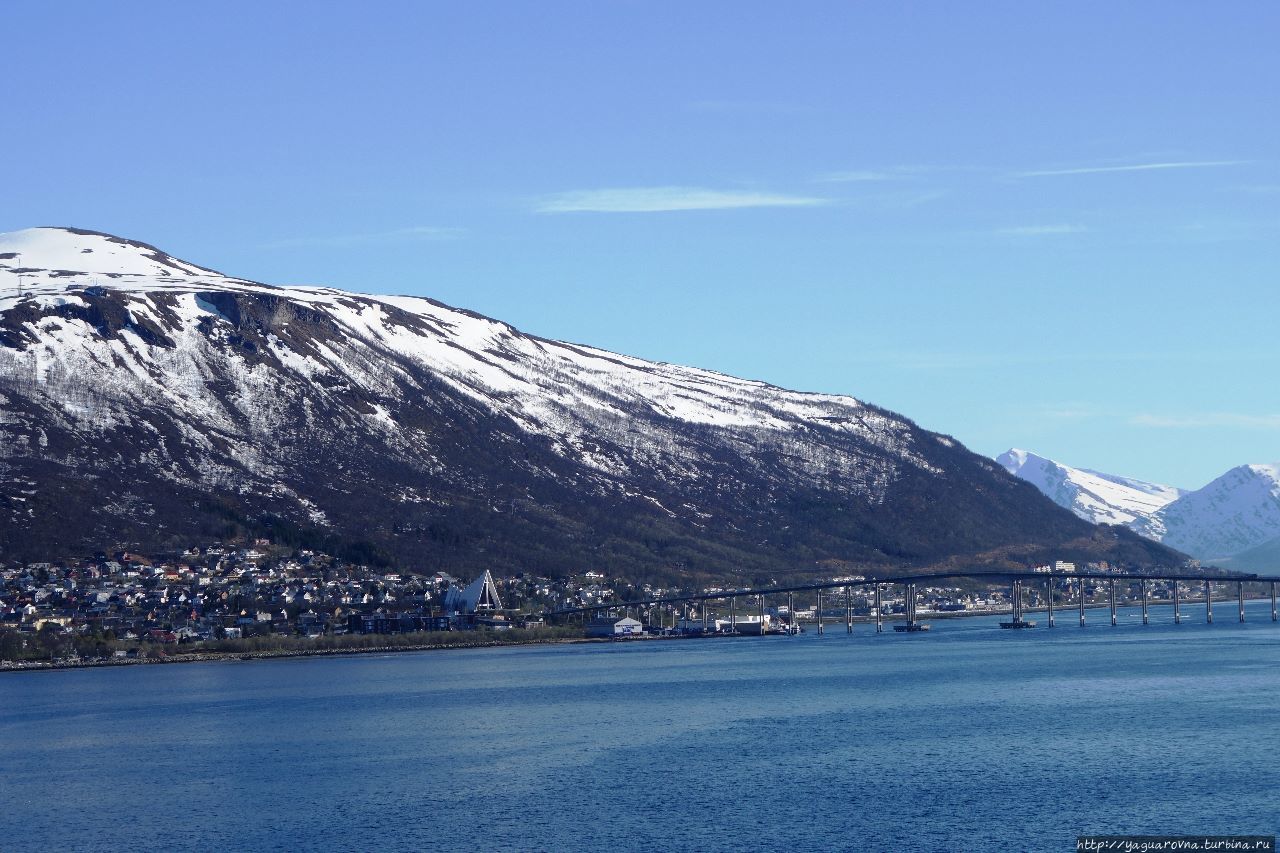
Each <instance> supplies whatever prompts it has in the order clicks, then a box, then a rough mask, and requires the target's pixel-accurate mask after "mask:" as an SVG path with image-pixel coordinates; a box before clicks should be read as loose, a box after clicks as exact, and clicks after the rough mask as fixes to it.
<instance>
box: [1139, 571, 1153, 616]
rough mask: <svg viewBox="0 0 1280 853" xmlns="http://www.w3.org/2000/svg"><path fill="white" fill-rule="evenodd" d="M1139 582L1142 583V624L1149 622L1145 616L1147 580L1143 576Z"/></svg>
mask: <svg viewBox="0 0 1280 853" xmlns="http://www.w3.org/2000/svg"><path fill="white" fill-rule="evenodd" d="M1139 583H1141V584H1142V624H1143V625H1149V624H1151V623H1150V622H1149V621H1148V618H1147V580H1146V578H1143V579H1142V580H1141V581H1139Z"/></svg>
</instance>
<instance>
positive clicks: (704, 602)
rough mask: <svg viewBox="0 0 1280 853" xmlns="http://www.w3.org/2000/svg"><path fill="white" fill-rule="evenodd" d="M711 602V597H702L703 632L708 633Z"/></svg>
mask: <svg viewBox="0 0 1280 853" xmlns="http://www.w3.org/2000/svg"><path fill="white" fill-rule="evenodd" d="M710 603H711V599H709V598H704V599H702V633H704V634H705V633H707V605H708V604H710Z"/></svg>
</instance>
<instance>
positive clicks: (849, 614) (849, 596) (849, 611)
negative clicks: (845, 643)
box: [844, 586, 853, 634]
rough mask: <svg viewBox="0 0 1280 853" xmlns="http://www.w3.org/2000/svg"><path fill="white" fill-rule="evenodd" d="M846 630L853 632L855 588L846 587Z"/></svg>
mask: <svg viewBox="0 0 1280 853" xmlns="http://www.w3.org/2000/svg"><path fill="white" fill-rule="evenodd" d="M844 632H845V633H846V634H852V633H853V590H851V589H849V587H847V586H846V587H845V588H844Z"/></svg>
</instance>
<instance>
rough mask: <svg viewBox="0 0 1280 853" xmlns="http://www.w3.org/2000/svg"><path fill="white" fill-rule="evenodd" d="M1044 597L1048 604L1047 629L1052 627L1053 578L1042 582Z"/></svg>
mask: <svg viewBox="0 0 1280 853" xmlns="http://www.w3.org/2000/svg"><path fill="white" fill-rule="evenodd" d="M1044 597H1045V600H1046V601H1048V602H1049V627H1050V628H1052V627H1053V578H1049V579H1048V580H1047V581H1045V582H1044Z"/></svg>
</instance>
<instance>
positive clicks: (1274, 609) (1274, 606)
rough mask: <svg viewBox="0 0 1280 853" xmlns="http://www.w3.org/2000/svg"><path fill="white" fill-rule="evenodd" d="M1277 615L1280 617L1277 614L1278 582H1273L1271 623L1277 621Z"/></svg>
mask: <svg viewBox="0 0 1280 853" xmlns="http://www.w3.org/2000/svg"><path fill="white" fill-rule="evenodd" d="M1277 615H1280V614H1277V613H1276V582H1275V581H1272V582H1271V621H1272V622H1275V621H1276V617H1277Z"/></svg>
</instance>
